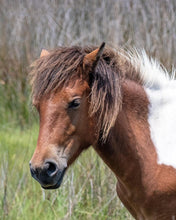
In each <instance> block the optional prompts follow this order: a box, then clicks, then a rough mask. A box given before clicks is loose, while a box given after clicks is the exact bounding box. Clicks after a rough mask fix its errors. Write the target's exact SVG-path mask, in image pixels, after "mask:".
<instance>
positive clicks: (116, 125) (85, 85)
mask: <svg viewBox="0 0 176 220" xmlns="http://www.w3.org/2000/svg"><path fill="white" fill-rule="evenodd" d="M30 75H31V83H32V102H33V105H34V106H35V107H36V109H37V110H38V112H39V118H40V129H39V136H38V141H37V147H36V149H35V152H34V154H33V156H32V159H31V161H30V171H31V174H32V177H33V178H35V179H36V180H37V181H38V182H39V183H40V184H41V186H42V187H43V188H44V189H56V188H58V187H60V185H61V182H62V180H63V177H64V174H65V171H66V170H67V169H68V167H69V166H70V165H71V164H72V163H73V162H74V161H75V159H76V158H78V156H79V155H80V154H81V152H82V151H84V150H86V149H88V148H89V147H90V146H92V147H93V148H94V149H95V151H96V152H97V153H98V155H99V156H100V157H101V158H102V159H103V161H104V162H105V163H106V164H107V165H108V166H109V168H110V169H111V170H112V172H113V173H114V174H115V176H116V178H117V187H116V189H117V190H116V191H117V194H118V196H119V198H120V200H121V201H122V203H123V204H124V206H125V207H126V208H127V209H128V211H129V212H130V213H131V215H132V216H133V217H134V218H135V219H138V220H145V219H147V220H154V219H160V220H166V219H167V220H169V219H171V220H172V219H175V218H176V135H175V131H176V98H175V94H176V81H175V80H174V73H173V75H172V76H169V74H168V72H167V71H166V70H165V68H164V67H163V66H161V64H159V63H158V62H157V61H155V60H153V59H152V58H149V57H148V56H147V55H146V53H145V52H144V51H137V50H131V51H124V50H122V49H117V50H115V49H112V48H108V47H105V43H102V45H101V46H100V47H94V46H91V47H89V46H86V47H79V46H72V47H58V48H57V49H55V50H51V51H47V50H42V52H41V56H40V58H39V59H37V60H36V61H35V62H34V64H33V65H32V70H31V74H30Z"/></svg>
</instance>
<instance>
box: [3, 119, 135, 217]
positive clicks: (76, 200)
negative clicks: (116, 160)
mask: <svg viewBox="0 0 176 220" xmlns="http://www.w3.org/2000/svg"><path fill="white" fill-rule="evenodd" d="M37 135H38V126H37V125H34V126H32V127H30V128H23V129H21V128H20V127H18V126H17V127H16V126H14V123H12V124H10V123H9V124H4V125H1V126H0V160H1V164H0V172H1V174H0V175H1V177H0V206H1V208H0V219H8V220H9V219H23V220H25V219H26V220H28V219H34V220H35V219H42V220H44V219H47V220H49V219H52V220H53V219H73V220H74V219H75V220H77V219H101V220H103V219H104V220H105V219H106V220H107V219H119V220H121V219H125V220H126V219H130V215H129V214H128V212H127V211H126V209H125V208H124V207H123V205H122V204H121V203H120V201H119V199H118V197H117V196H116V191H115V185H116V180H115V177H114V176H113V174H112V173H111V171H110V170H109V169H108V168H107V167H106V166H105V165H104V164H103V162H102V161H101V160H100V158H98V156H97V155H96V154H95V152H94V151H93V149H89V150H88V151H86V152H84V153H83V154H82V155H81V157H80V158H79V159H78V160H77V161H76V162H75V164H74V165H73V166H72V167H70V169H69V170H68V172H67V173H66V176H65V178H64V181H63V184H62V185H61V187H60V188H59V189H57V190H53V191H44V190H42V189H41V187H40V185H39V184H38V183H37V182H36V181H35V180H34V179H32V177H31V176H30V172H29V166H28V162H29V160H30V158H31V156H32V153H33V151H34V148H35V145H36V141H37ZM131 219H132V218H131Z"/></svg>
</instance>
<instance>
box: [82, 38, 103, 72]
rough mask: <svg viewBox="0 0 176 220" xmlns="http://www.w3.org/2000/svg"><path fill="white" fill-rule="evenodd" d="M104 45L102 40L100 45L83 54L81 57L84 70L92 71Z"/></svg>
mask: <svg viewBox="0 0 176 220" xmlns="http://www.w3.org/2000/svg"><path fill="white" fill-rule="evenodd" d="M104 47H105V42H103V43H102V44H101V46H100V47H99V48H97V49H96V50H94V51H92V52H91V53H88V54H87V55H85V57H84V59H83V68H84V69H85V70H86V69H87V70H88V71H93V70H94V69H95V68H96V66H97V63H98V61H99V59H100V57H101V55H102V54H103V50H104Z"/></svg>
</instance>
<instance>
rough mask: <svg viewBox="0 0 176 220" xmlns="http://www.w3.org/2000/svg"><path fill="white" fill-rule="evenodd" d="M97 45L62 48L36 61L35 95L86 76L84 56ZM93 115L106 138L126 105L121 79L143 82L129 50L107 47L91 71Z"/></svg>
mask: <svg viewBox="0 0 176 220" xmlns="http://www.w3.org/2000/svg"><path fill="white" fill-rule="evenodd" d="M96 48H97V47H84V48H82V47H77V46H73V47H69V48H68V47H59V48H57V49H56V50H53V51H50V53H49V54H48V55H47V56H44V57H41V58H39V59H38V60H36V61H35V62H34V63H33V65H32V71H31V73H30V76H31V82H32V97H33V100H34V102H39V101H40V99H41V97H42V96H44V95H47V94H50V93H52V92H55V91H57V89H59V88H63V87H66V86H67V85H68V83H69V82H71V81H73V82H74V80H75V79H77V78H80V79H83V78H84V77H85V76H84V75H85V71H84V69H83V59H84V56H85V55H86V54H88V53H90V52H92V51H93V50H95V49H96ZM91 76H92V78H91V84H90V87H91V93H90V96H89V97H90V108H89V115H90V116H95V118H96V120H97V135H98V136H99V137H101V139H102V140H104V141H105V140H106V138H107V136H108V134H109V131H110V129H111V128H112V127H113V126H114V123H115V121H116V118H117V115H118V113H119V111H120V108H121V105H122V94H121V82H122V80H123V79H124V78H126V77H128V78H130V79H132V80H135V81H137V82H140V81H141V79H140V77H139V74H138V72H137V71H136V69H135V68H134V66H133V65H132V63H131V62H130V59H129V57H128V56H127V54H125V52H123V51H122V50H120V52H117V51H115V50H112V49H108V48H105V49H104V51H103V54H102V56H101V58H100V60H99V62H98V64H97V67H96V69H95V71H94V72H93V73H92V74H91Z"/></svg>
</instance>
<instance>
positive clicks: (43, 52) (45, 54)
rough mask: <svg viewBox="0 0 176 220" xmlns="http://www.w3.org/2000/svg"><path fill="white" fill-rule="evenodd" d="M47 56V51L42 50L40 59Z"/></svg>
mask: <svg viewBox="0 0 176 220" xmlns="http://www.w3.org/2000/svg"><path fill="white" fill-rule="evenodd" d="M48 54H49V51H47V50H45V49H43V50H42V51H41V54H40V57H44V56H47V55H48Z"/></svg>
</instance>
